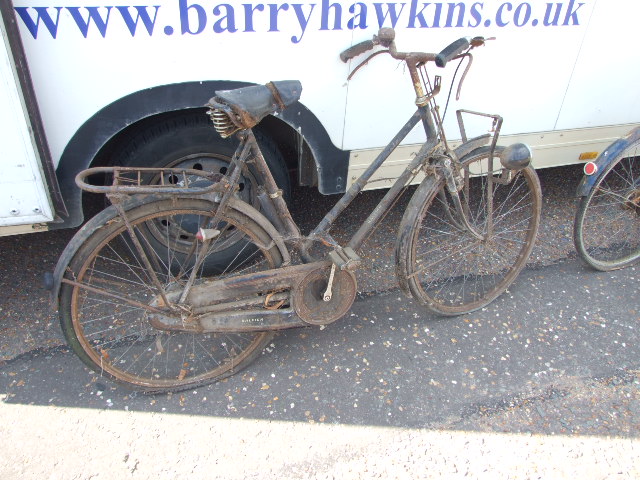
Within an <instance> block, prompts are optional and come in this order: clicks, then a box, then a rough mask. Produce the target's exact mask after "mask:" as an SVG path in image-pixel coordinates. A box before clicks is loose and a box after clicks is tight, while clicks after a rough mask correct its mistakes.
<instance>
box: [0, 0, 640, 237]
mask: <svg viewBox="0 0 640 480" xmlns="http://www.w3.org/2000/svg"><path fill="white" fill-rule="evenodd" d="M142 3H143V2H142V1H140V0H135V1H131V0H93V1H91V2H89V3H87V2H79V1H77V0H13V5H11V2H4V3H3V6H4V7H3V10H2V15H3V17H4V24H5V27H4V28H6V24H7V23H11V22H13V25H14V26H15V30H16V31H19V37H20V38H21V40H22V43H23V45H24V52H25V53H24V55H25V58H26V63H28V66H29V70H30V73H31V78H32V83H33V91H34V97H33V98H32V100H33V104H36V105H37V106H38V107H39V116H38V117H37V118H34V115H35V113H34V112H33V111H27V112H26V121H27V123H26V124H25V123H24V122H23V123H22V124H19V122H17V121H14V120H13V118H14V117H15V116H16V115H17V114H19V113H20V108H22V112H23V117H24V116H25V113H24V112H25V108H24V105H25V102H24V101H23V100H20V95H23V96H24V95H25V94H24V88H25V86H24V85H23V84H20V82H18V81H15V78H16V69H15V66H12V68H13V73H11V70H7V69H6V68H7V67H6V64H7V60H6V59H7V58H8V59H9V60H8V63H9V64H11V58H12V54H13V56H14V57H15V55H16V52H15V51H14V50H11V49H15V47H14V46H12V45H11V44H9V49H10V50H11V51H7V52H5V57H6V58H5V60H4V61H3V64H2V69H3V70H2V78H3V87H2V88H3V89H7V88H8V89H9V90H7V91H9V93H5V92H3V95H4V96H9V97H11V98H13V100H11V101H9V100H7V104H8V105H12V106H11V108H10V110H11V109H12V110H11V111H13V112H14V113H5V108H4V105H5V99H4V96H3V100H2V102H3V103H2V105H3V108H2V112H3V113H2V115H3V119H2V122H3V123H2V130H1V131H0V136H1V137H0V139H1V140H2V144H3V145H6V144H9V142H10V141H14V142H13V143H20V145H22V146H24V145H26V146H28V145H29V142H27V141H25V140H21V141H20V142H18V141H17V139H18V138H23V139H24V138H27V139H28V138H29V136H30V134H27V132H29V128H30V127H29V123H28V122H29V121H31V122H32V123H33V122H35V123H39V122H40V119H41V124H42V126H43V129H42V130H43V132H42V135H41V136H42V137H43V138H44V136H45V134H46V139H47V141H48V147H49V150H50V152H51V155H50V160H48V161H47V160H46V159H45V160H44V164H45V165H47V164H48V165H50V169H51V170H52V171H53V169H55V174H56V178H57V182H58V183H59V186H60V190H59V192H58V191H57V190H56V184H55V182H56V178H53V177H52V178H49V179H47V177H46V175H45V176H40V177H38V176H37V171H39V170H40V171H45V172H46V168H44V169H43V168H42V167H37V165H38V164H37V163H35V164H34V165H35V166H34V167H30V168H31V170H30V171H31V172H35V173H33V174H29V175H31V176H29V181H30V182H32V185H33V186H34V188H36V187H35V185H38V184H40V185H41V186H42V187H44V188H43V190H44V192H42V191H41V192H40V193H38V195H39V196H37V197H36V194H35V193H33V194H32V193H27V189H26V187H22V186H18V185H22V184H20V183H19V182H20V181H22V180H20V179H23V178H25V175H23V173H22V172H24V171H26V169H25V170H20V168H22V167H19V168H18V165H26V161H23V160H22V159H23V158H32V157H34V155H33V152H30V151H29V148H26V147H25V148H24V149H23V150H24V151H23V150H20V149H17V147H15V146H14V147H11V148H12V149H13V150H11V152H12V153H11V154H10V155H8V154H6V152H7V150H6V149H4V150H3V152H2V155H3V165H4V166H5V168H4V170H3V175H2V179H1V180H0V181H1V182H2V185H3V187H2V190H3V192H2V194H3V195H8V197H2V198H3V202H2V208H3V210H2V222H3V223H1V224H0V225H2V227H0V231H6V232H8V233H14V232H15V231H16V230H4V229H5V228H7V227H8V226H11V225H16V224H23V223H24V224H34V223H35V224H38V225H39V227H40V228H62V227H72V226H76V225H78V224H80V223H81V222H82V219H83V215H82V203H81V194H80V191H79V190H78V189H77V188H76V186H75V184H74V182H73V178H74V176H75V174H76V173H77V172H78V171H80V170H81V169H83V168H86V167H88V166H91V165H106V164H131V165H139V166H145V165H174V166H177V165H183V166H184V165H187V164H188V165H189V166H196V167H199V168H206V169H224V165H225V164H226V162H227V160H228V157H229V155H230V153H231V152H233V144H232V141H231V140H222V139H220V138H219V137H217V135H216V133H215V132H214V131H213V130H212V129H211V128H210V126H209V125H208V124H207V123H206V122H207V118H206V115H205V109H204V107H203V105H204V104H205V103H206V101H207V100H208V99H209V98H210V97H211V96H213V93H214V91H215V90H219V89H225V88H233V87H236V86H243V85H247V84H258V83H266V82H267V81H271V80H282V79H299V80H301V81H302V85H303V93H302V97H301V100H300V103H299V104H297V105H295V106H294V107H293V108H291V109H289V110H287V111H285V112H284V114H283V115H281V116H279V117H270V118H268V119H266V120H265V121H264V122H263V123H262V124H261V125H260V128H259V134H260V136H261V138H262V139H263V141H265V142H268V144H269V145H270V146H271V148H270V150H271V151H272V154H271V155H270V158H269V159H268V160H269V162H270V165H271V168H272V169H273V170H276V172H274V173H275V176H276V179H281V180H282V181H283V182H284V183H285V184H286V182H287V181H288V172H293V171H295V172H297V173H296V174H295V175H294V176H293V177H292V179H293V181H296V182H298V183H300V184H302V185H316V186H317V187H318V189H319V190H320V191H321V192H322V193H325V194H331V193H339V192H343V191H344V190H345V189H346V188H348V187H349V185H350V183H351V182H352V181H353V179H355V178H356V177H357V176H358V174H359V173H360V172H361V171H362V170H363V169H364V168H366V166H367V165H368V164H369V163H370V161H371V160H372V158H374V157H375V156H376V155H377V153H378V152H379V151H380V150H381V148H383V147H384V146H385V145H386V144H387V142H388V141H389V139H390V138H391V137H392V136H393V135H394V134H395V132H396V130H397V129H398V128H399V127H400V126H401V125H402V124H403V123H404V121H405V120H406V118H408V117H409V116H410V115H411V113H412V112H413V110H414V109H415V106H414V98H413V89H412V88H411V84H410V83H409V82H410V80H409V77H408V72H405V71H403V70H402V69H401V68H398V64H397V62H395V61H393V60H392V59H391V58H388V57H378V58H376V59H374V60H372V61H371V62H370V64H369V65H368V66H367V67H366V68H365V69H364V70H362V71H359V72H358V73H357V74H356V75H355V77H354V78H353V79H352V80H350V81H347V76H348V74H349V72H350V71H352V70H353V68H354V67H355V66H356V65H357V62H358V60H359V59H355V60H353V61H352V62H350V63H349V64H344V63H342V62H341V61H340V60H339V58H338V54H339V52H341V51H342V50H344V49H345V48H347V47H349V46H350V45H352V44H355V43H359V42H361V41H363V40H366V39H370V38H371V37H372V36H373V34H374V33H376V32H377V31H378V29H379V28H380V27H382V26H384V27H393V28H394V29H395V30H396V44H397V46H398V48H399V49H400V50H404V51H408V50H420V51H439V50H440V49H442V48H443V47H444V46H446V45H448V44H449V43H451V42H452V41H453V40H455V39H456V38H458V37H461V36H476V35H482V36H485V37H492V36H493V37H496V40H495V41H493V42H489V43H488V44H487V46H486V47H484V48H482V49H478V50H477V51H475V52H474V55H475V59H474V63H473V66H472V68H471V70H470V73H469V75H468V76H467V78H466V79H465V82H464V87H463V91H462V96H461V98H460V100H459V101H456V100H455V99H452V100H451V103H450V105H449V107H448V110H449V113H448V115H447V119H446V126H447V127H448V129H449V131H450V132H452V137H453V138H455V137H456V136H459V135H456V133H457V128H458V127H457V123H456V122H455V115H454V113H453V112H454V111H455V110H456V109H458V108H466V109H470V110H475V111H484V112H488V113H499V114H501V115H502V116H503V117H504V119H505V121H504V125H503V127H502V135H503V136H504V137H506V138H503V139H502V141H501V142H500V143H503V144H507V143H513V142H516V141H523V142H525V143H528V144H529V145H531V146H532V148H533V151H534V164H535V166H536V167H537V168H543V167H552V166H559V165H565V164H571V163H576V162H579V161H580V157H581V155H582V156H583V158H584V157H589V156H590V155H593V152H599V151H601V150H602V149H603V148H604V147H605V146H606V145H608V144H609V143H611V142H612V141H613V140H614V139H615V138H618V137H619V136H621V135H623V134H624V133H626V132H627V131H628V130H630V129H631V128H632V127H633V126H637V125H640V89H638V84H640V66H639V64H638V62H637V61H635V60H636V59H637V54H636V53H634V45H635V41H634V40H635V38H634V32H635V28H634V27H635V25H636V23H637V18H638V17H639V15H640V3H638V2H635V1H633V0H607V1H606V2H605V1H604V0H582V1H578V0H563V1H560V2H540V1H537V0H536V1H528V2H523V1H519V0H516V1H504V0H485V1H474V0H461V1H458V2H424V1H418V0H402V1H397V2H375V1H360V2H356V1H353V0H347V1H345V0H296V1H295V3H289V2H285V1H283V0H278V1H277V2H276V1H275V0H274V1H273V3H262V2H260V1H255V0H246V1H243V2H237V1H231V0H227V1H226V2H225V1H224V0H154V1H150V2H148V3H147V4H146V5H142ZM7 5H8V6H7ZM8 17H11V18H8ZM15 34H16V32H13V35H15ZM3 35H4V36H5V37H6V39H11V36H12V33H11V32H7V33H5V30H3ZM6 39H5V48H7V47H6V45H7V40H6ZM15 40H16V39H14V44H15V43H16V42H15ZM14 62H15V60H14ZM21 68H24V65H22V66H18V69H17V73H18V74H19V73H20V69H21ZM434 68H435V67H434ZM454 69H455V67H454V66H452V67H448V68H447V69H446V70H445V71H444V72H437V73H440V74H442V75H443V85H445V86H446V85H447V84H448V81H449V80H451V77H452V74H453V70H454ZM7 72H9V73H7ZM12 77H13V78H14V85H13V90H14V93H11V92H10V91H11V81H10V80H11V78H12ZM5 79H8V80H5ZM23 83H24V82H23ZM443 91H444V92H443V93H442V94H441V95H440V97H441V98H440V103H442V104H443V105H442V107H443V108H444V103H445V100H446V94H447V92H446V90H445V88H443ZM21 92H22V93H21ZM27 93H28V94H27V95H26V96H27V97H29V95H30V94H29V92H27ZM453 96H454V97H455V94H454V95H453ZM16 97H17V98H18V100H16ZM11 102H12V103H11ZM20 105H22V107H20ZM32 110H33V109H32ZM15 112H18V113H15ZM5 116H6V117H7V118H6V119H5ZM5 124H6V125H5ZM14 127H15V128H14ZM420 133H421V132H420V131H419V130H416V131H415V132H412V133H411V134H410V135H409V137H408V138H407V139H406V144H403V146H401V148H400V149H399V150H398V151H397V152H396V153H395V154H394V156H393V157H392V158H391V160H390V161H389V162H388V165H386V166H385V167H383V168H382V169H381V170H380V171H379V173H378V177H377V178H378V180H379V181H376V182H373V183H372V184H371V186H372V187H373V188H376V187H385V186H387V184H388V181H387V180H385V179H387V178H393V177H394V176H395V175H396V174H397V172H398V171H399V170H400V169H401V168H403V166H404V164H405V163H406V162H407V160H408V159H409V158H410V157H411V155H412V154H413V153H414V152H415V151H416V145H419V143H420V142H421V141H422V140H423V139H422V137H421V136H420ZM471 133H474V132H471ZM16 149H17V150H16ZM45 150H46V149H45ZM36 156H37V155H36ZM7 159H8V160H7ZM40 161H41V163H42V159H41V160H40ZM9 165H11V166H10V167H9V168H7V166H9ZM6 182H9V183H10V184H11V185H12V187H11V189H9V188H8V187H7V188H5V184H6ZM389 183H390V182H389ZM285 187H286V185H285ZM4 190H6V192H5V191H4ZM10 190H11V191H13V192H15V191H18V194H17V195H16V194H15V193H9V191H10ZM21 194H22V195H23V196H21ZM5 198H11V199H18V200H14V204H15V206H14V204H11V202H9V201H8V200H5ZM32 198H38V199H42V201H35V200H33V199H32ZM47 198H48V200H49V207H47V201H46V200H47ZM62 202H64V204H63V203H62ZM5 205H7V207H6V209H5ZM65 207H66V210H65ZM36 209H37V210H38V211H36ZM5 210H6V211H5ZM13 210H18V211H19V212H20V213H19V214H15V213H14V212H13ZM23 213H24V214H25V216H22V214H23ZM27 213H28V214H29V215H26V214H27ZM34 214H37V215H35V216H33V215H34ZM40 214H41V215H40ZM56 215H57V217H58V218H57V221H56V222H52V220H54V219H55V218H56ZM11 228H14V227H11ZM21 229H22V230H25V227H21ZM26 229H27V230H28V231H31V230H30V229H31V227H30V226H29V227H26Z"/></svg>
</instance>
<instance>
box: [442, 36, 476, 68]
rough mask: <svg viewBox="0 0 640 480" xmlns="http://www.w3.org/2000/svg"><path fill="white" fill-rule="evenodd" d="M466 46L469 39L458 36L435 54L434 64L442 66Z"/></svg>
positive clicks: (465, 48)
mask: <svg viewBox="0 0 640 480" xmlns="http://www.w3.org/2000/svg"><path fill="white" fill-rule="evenodd" d="M468 48H469V40H468V39H467V38H465V37H462V38H459V39H458V40H456V41H455V42H453V43H452V44H450V45H449V46H448V47H446V48H445V49H444V50H442V51H441V52H440V53H439V54H437V55H436V65H437V66H438V67H440V68H444V67H445V66H446V65H447V62H448V61H449V60H451V59H453V58H455V57H457V56H458V55H460V54H461V53H462V52H464V51H465V50H467V49H468Z"/></svg>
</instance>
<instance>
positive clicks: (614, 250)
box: [573, 140, 640, 271]
mask: <svg viewBox="0 0 640 480" xmlns="http://www.w3.org/2000/svg"><path fill="white" fill-rule="evenodd" d="M573 239H574V243H575V246H576V250H577V251H578V254H579V255H580V258H581V259H582V260H583V261H584V262H585V263H586V264H587V265H590V266H591V267H593V268H595V269H596V270H601V271H608V270H615V269H618V268H622V267H626V266H628V265H631V264H632V263H634V262H636V261H638V259H640V140H637V141H635V142H633V143H632V144H631V145H630V146H629V147H627V148H626V149H625V150H624V151H623V152H621V154H620V155H619V158H618V159H617V160H616V161H613V162H611V163H610V164H609V165H608V166H607V167H606V170H605V171H604V172H603V174H602V176H601V178H600V179H599V180H598V181H597V182H596V183H595V185H593V187H592V188H591V190H590V191H589V193H588V194H587V195H585V196H584V197H582V198H581V199H580V203H579V204H578V209H577V211H576V217H575V222H574V229H573Z"/></svg>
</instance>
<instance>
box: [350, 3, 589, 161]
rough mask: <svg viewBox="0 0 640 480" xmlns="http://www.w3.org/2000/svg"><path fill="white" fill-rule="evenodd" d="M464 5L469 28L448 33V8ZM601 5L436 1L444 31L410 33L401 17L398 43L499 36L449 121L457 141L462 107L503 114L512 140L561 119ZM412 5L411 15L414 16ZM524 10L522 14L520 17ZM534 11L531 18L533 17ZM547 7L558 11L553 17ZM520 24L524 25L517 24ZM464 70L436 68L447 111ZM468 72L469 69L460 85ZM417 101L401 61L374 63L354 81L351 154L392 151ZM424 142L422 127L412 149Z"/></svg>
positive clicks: (432, 47) (481, 55)
mask: <svg viewBox="0 0 640 480" xmlns="http://www.w3.org/2000/svg"><path fill="white" fill-rule="evenodd" d="M459 3H463V4H464V5H465V16H464V17H463V27H460V28H442V27H443V24H444V23H445V19H446V16H447V9H448V8H451V7H450V5H457V4H459ZM594 3H595V0H584V1H581V2H579V3H578V2H574V1H566V2H558V3H546V2H528V3H527V2H474V1H465V2H452V3H448V2H443V3H432V4H430V5H429V6H428V7H426V9H425V10H424V12H425V13H424V17H425V18H426V20H427V22H433V21H434V20H433V18H434V16H435V15H436V8H437V5H441V8H442V11H441V13H440V22H439V25H440V28H406V26H407V25H408V23H407V22H408V20H407V17H404V16H401V17H400V20H399V21H398V24H397V26H396V44H397V47H398V50H401V51H411V50H417V51H427V52H435V53H437V52H439V51H440V50H442V49H443V48H444V47H446V46H447V45H448V44H449V43H451V42H453V41H454V40H456V39H457V38H459V37H463V36H470V37H473V36H476V35H480V36H484V37H496V40H495V41H491V42H487V44H486V46H484V47H482V48H479V49H476V50H474V51H473V55H474V62H473V65H472V67H471V70H470V73H469V75H468V76H467V78H466V79H465V81H464V85H463V89H462V96H461V99H460V101H458V102H456V101H455V100H454V98H455V91H454V93H453V94H452V101H451V103H450V105H449V113H448V115H447V121H446V128H447V131H448V132H449V136H450V137H451V138H459V137H460V135H459V133H458V127H457V122H456V121H455V113H454V112H455V110H456V109H459V108H464V109H470V110H476V111H480V112H486V113H493V114H500V115H502V116H503V117H504V119H505V122H504V126H503V130H502V131H503V133H504V134H516V133H525V132H537V131H549V130H553V128H554V126H555V122H556V120H557V118H558V114H559V111H560V107H561V104H562V100H563V98H564V95H565V92H566V89H567V85H568V83H569V80H570V77H571V72H572V70H573V68H574V65H575V61H576V58H577V55H578V52H579V48H580V45H581V43H582V40H583V37H584V35H585V31H586V26H587V23H588V21H589V18H590V15H591V11H592V8H593V5H594ZM480 4H482V7H479V5H480ZM409 5H410V4H409V3H407V7H406V8H405V10H404V13H408V8H409ZM418 5H419V6H421V5H423V3H422V2H418ZM474 5H475V8H476V9H480V8H481V10H478V11H479V15H481V20H477V19H476V18H475V17H474V16H473V15H472V12H473V8H474ZM505 5H508V6H511V8H512V10H511V11H509V10H508V8H507V7H505ZM549 5H550V6H551V7H549ZM558 5H559V6H560V10H559V15H558V20H557V22H556V21H555V9H556V7H557V6H558ZM520 6H522V7H520ZM501 8H502V9H501ZM518 8H521V10H518V12H519V13H516V10H517V9H518ZM529 8H530V9H531V10H530V12H531V13H530V15H529V16H527V15H526V12H527V11H528V10H527V9H529ZM547 8H551V9H552V10H551V11H550V14H549V16H548V18H547ZM454 18H457V17H456V16H454ZM516 19H517V21H518V23H519V24H522V26H517V25H516ZM525 19H526V22H525ZM545 19H546V22H545ZM545 23H546V24H549V25H545ZM476 24H477V26H475V27H470V26H469V25H476ZM376 29H377V25H376V26H375V28H370V29H369V30H368V31H366V32H361V31H359V32H357V36H356V39H355V40H357V41H361V40H365V39H367V38H368V37H369V38H370V35H371V34H373V33H374V32H375V30H376ZM456 64H457V62H455V63H451V64H450V65H448V66H447V68H446V69H439V68H437V67H435V66H434V65H433V64H431V65H432V66H431V68H430V69H429V71H430V72H432V74H438V75H442V76H443V81H442V91H441V93H440V95H439V96H438V97H437V100H438V103H439V104H440V105H441V108H442V111H444V107H445V104H446V99H447V94H448V91H449V84H450V81H451V77H452V75H453V72H454V71H455V66H456ZM461 74H462V71H461V72H459V74H458V79H459V78H460V76H461ZM414 100H415V94H414V93H413V88H412V84H411V80H410V79H409V74H408V72H406V71H405V69H404V68H403V66H402V65H401V64H399V62H396V61H394V60H392V59H391V58H382V59H381V58H376V59H374V60H372V61H371V63H370V64H369V65H368V66H366V67H365V68H364V69H363V70H362V71H359V72H358V73H357V74H356V76H355V77H354V79H353V80H352V81H351V82H350V83H349V95H348V102H347V117H346V130H345V142H344V148H347V149H358V148H370V147H372V146H382V145H384V144H385V143H386V142H387V141H388V140H389V139H390V138H391V137H392V136H393V134H394V133H395V132H396V131H397V130H398V129H399V128H400V127H401V126H402V125H403V124H404V122H405V121H406V119H407V118H408V117H409V115H410V114H411V113H412V112H413V111H414V110H415V106H414V104H413V102H414ZM480 133H482V132H480ZM423 139H424V132H421V131H419V130H418V129H416V130H414V132H413V133H412V134H411V135H410V136H409V138H408V139H407V141H406V143H415V142H421V141H423Z"/></svg>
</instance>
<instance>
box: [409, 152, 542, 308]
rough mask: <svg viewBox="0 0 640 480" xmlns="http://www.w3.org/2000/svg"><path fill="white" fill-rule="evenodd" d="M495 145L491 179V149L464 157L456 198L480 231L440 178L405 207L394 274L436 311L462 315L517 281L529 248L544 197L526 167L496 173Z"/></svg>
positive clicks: (422, 188)
mask: <svg viewBox="0 0 640 480" xmlns="http://www.w3.org/2000/svg"><path fill="white" fill-rule="evenodd" d="M500 151H501V148H500V147H498V148H496V152H495V156H494V162H493V163H494V170H493V172H492V182H489V180H488V179H489V177H488V175H487V172H488V168H487V167H488V158H489V155H490V153H489V149H488V148H483V149H478V150H476V151H475V152H472V153H471V154H469V155H468V156H467V157H465V158H464V159H462V162H463V165H464V168H463V172H462V173H463V176H464V180H465V182H464V183H465V184H464V186H463V188H462V190H461V191H460V192H459V196H460V199H461V202H462V207H463V210H464V211H465V215H466V217H467V219H468V221H469V223H470V225H471V227H472V228H473V229H474V230H475V233H476V234H479V235H474V234H473V233H472V232H470V230H469V229H468V228H467V227H466V226H465V225H464V222H463V221H462V220H461V218H460V216H459V215H458V212H457V211H456V209H455V207H454V203H453V200H452V197H451V195H450V193H449V192H448V190H447V188H446V186H445V182H444V180H443V179H437V178H435V177H431V178H428V179H426V180H425V181H424V182H423V183H422V185H420V187H418V189H417V190H416V192H415V193H414V195H413V197H412V199H411V202H410V203H409V205H408V207H407V210H406V211H405V214H404V217H403V219H402V223H401V225H400V233H399V238H398V243H397V248H396V259H397V260H396V262H397V274H398V280H399V281H400V285H401V286H402V287H403V289H405V290H406V291H409V292H410V293H411V294H412V295H413V297H414V298H415V299H416V300H417V301H418V302H420V303H421V304H423V305H425V306H426V307H427V308H429V309H430V310H432V311H434V312H436V313H438V314H441V315H459V314H463V313H468V312H471V311H473V310H477V309H479V308H482V307H484V306H485V305H487V304H488V303H490V302H491V301H492V300H494V299H495V298H496V297H498V296H499V295H500V294H501V293H502V292H504V291H505V290H506V289H507V288H508V287H509V285H511V283H512V282H513V281H514V280H515V279H516V277H517V276H518V273H520V271H521V270H522V268H523V267H524V266H525V264H526V262H527V259H528V258H529V255H530V253H531V250H532V248H533V244H534V242H535V238H536V233H537V231H538V225H539V223H540V209H541V202H542V199H541V190H540V182H539V180H538V176H537V174H536V172H535V170H534V169H533V168H531V167H527V168H525V169H523V170H520V171H518V172H511V176H510V180H508V181H507V180H506V179H504V180H503V179H501V178H500V176H501V175H502V173H503V170H501V169H500V168H498V169H497V170H496V167H495V165H497V166H499V165H500V162H499V160H498V158H496V157H497V155H498V154H499V153H500ZM489 212H491V215H489ZM479 237H480V238H479Z"/></svg>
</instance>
